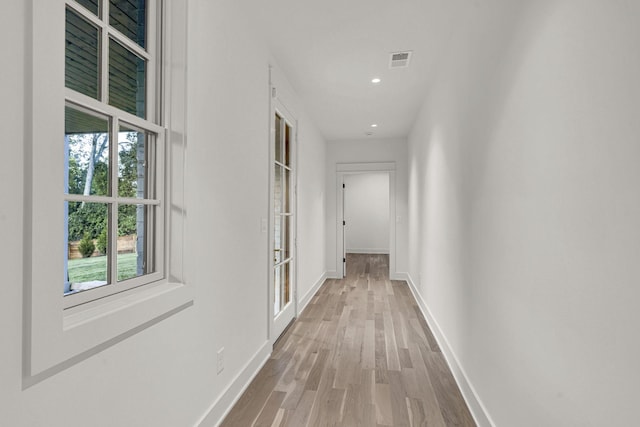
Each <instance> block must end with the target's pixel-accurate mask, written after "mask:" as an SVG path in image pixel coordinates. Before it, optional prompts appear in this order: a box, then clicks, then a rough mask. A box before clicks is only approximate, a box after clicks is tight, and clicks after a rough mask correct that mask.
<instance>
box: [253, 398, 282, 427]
mask: <svg viewBox="0 0 640 427" xmlns="http://www.w3.org/2000/svg"><path fill="white" fill-rule="evenodd" d="M285 396H286V393H283V392H281V391H274V392H273V393H271V396H269V400H267V403H266V404H265V405H264V408H263V409H262V411H261V412H260V415H258V419H256V421H255V423H254V424H253V425H254V427H271V425H272V424H273V423H274V421H275V419H276V415H277V414H278V410H279V409H280V404H281V403H282V401H283V400H284V397H285Z"/></svg>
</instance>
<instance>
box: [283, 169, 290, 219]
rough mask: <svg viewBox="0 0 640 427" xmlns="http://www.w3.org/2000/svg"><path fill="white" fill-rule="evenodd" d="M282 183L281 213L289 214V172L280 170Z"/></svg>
mask: <svg viewBox="0 0 640 427" xmlns="http://www.w3.org/2000/svg"><path fill="white" fill-rule="evenodd" d="M282 175H283V180H282V181H283V182H282V205H283V206H282V212H284V213H291V211H290V206H289V179H290V175H291V172H290V171H288V170H286V169H285V168H282Z"/></svg>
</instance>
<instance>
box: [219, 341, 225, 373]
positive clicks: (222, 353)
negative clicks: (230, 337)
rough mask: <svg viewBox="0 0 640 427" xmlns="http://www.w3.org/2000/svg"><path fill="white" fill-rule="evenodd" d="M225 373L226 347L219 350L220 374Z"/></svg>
mask: <svg viewBox="0 0 640 427" xmlns="http://www.w3.org/2000/svg"><path fill="white" fill-rule="evenodd" d="M222 371H224V347H222V348H221V349H220V350H218V373H220V372H222Z"/></svg>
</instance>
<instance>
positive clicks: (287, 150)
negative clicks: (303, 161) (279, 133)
mask: <svg viewBox="0 0 640 427" xmlns="http://www.w3.org/2000/svg"><path fill="white" fill-rule="evenodd" d="M285 129H286V130H285V136H284V164H285V165H287V166H291V126H289V125H286V126H285Z"/></svg>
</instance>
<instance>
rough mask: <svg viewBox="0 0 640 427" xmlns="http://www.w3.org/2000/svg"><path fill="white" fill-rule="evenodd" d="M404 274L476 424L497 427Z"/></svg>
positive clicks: (413, 285) (421, 299) (408, 278)
mask: <svg viewBox="0 0 640 427" xmlns="http://www.w3.org/2000/svg"><path fill="white" fill-rule="evenodd" d="M399 274H400V273H399ZM403 274H405V275H406V279H405V280H406V281H407V283H408V284H409V289H411V293H413V297H414V298H415V299H416V301H417V302H418V306H419V307H420V311H421V312H422V315H423V316H424V318H425V320H426V321H427V324H428V325H429V328H431V332H433V335H434V337H435V339H436V341H437V342H438V345H439V346H440V350H442V354H443V356H444V358H445V361H446V362H447V365H449V369H450V370H451V373H452V374H453V377H454V379H455V380H456V383H457V384H458V388H460V392H461V393H462V397H463V398H464V400H465V402H466V403H467V406H468V407H469V411H471V415H472V416H473V419H474V420H475V422H476V424H477V425H478V426H479V427H493V426H495V423H494V422H493V421H492V420H491V417H490V416H489V412H488V411H487V408H486V407H485V406H484V405H483V404H482V401H481V400H480V397H479V396H478V393H476V391H475V389H474V388H473V385H472V384H471V382H470V381H469V378H468V377H467V374H466V373H465V371H464V368H463V367H462V365H460V362H459V361H458V358H457V357H456V355H455V353H454V352H453V349H452V348H451V345H449V341H448V340H447V338H446V336H445V335H444V333H443V332H442V329H440V326H439V325H438V322H437V321H436V319H435V318H434V317H433V315H432V314H431V310H429V306H427V304H426V303H425V301H424V299H423V298H422V296H421V295H420V293H419V292H418V289H417V288H416V285H415V284H414V282H413V280H412V279H411V275H410V274H409V273H403Z"/></svg>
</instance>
